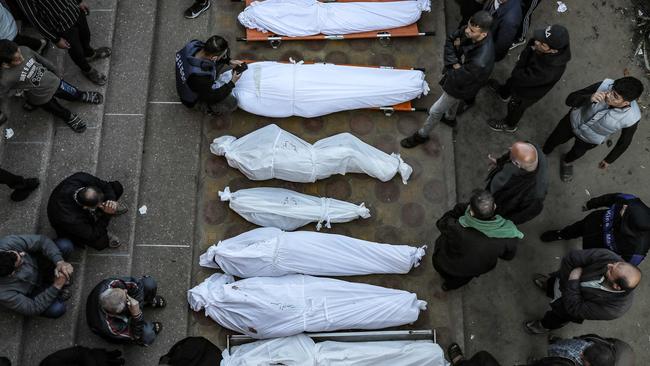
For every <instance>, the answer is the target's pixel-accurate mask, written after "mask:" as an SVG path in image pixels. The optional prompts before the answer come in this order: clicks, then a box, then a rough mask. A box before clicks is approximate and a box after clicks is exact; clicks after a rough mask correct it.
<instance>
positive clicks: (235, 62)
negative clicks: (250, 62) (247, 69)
mask: <svg viewBox="0 0 650 366" xmlns="http://www.w3.org/2000/svg"><path fill="white" fill-rule="evenodd" d="M243 63H244V61H239V60H230V66H232V67H236V66H239V65H241V64H243Z"/></svg>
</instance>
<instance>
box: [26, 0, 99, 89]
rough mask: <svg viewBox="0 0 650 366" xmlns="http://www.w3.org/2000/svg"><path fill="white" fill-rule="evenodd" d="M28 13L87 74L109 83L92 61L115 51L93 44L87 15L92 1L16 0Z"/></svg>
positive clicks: (91, 77)
mask: <svg viewBox="0 0 650 366" xmlns="http://www.w3.org/2000/svg"><path fill="white" fill-rule="evenodd" d="M16 2H17V3H18V5H19V6H20V8H21V9H22V11H23V13H24V14H25V17H26V18H27V19H28V20H29V22H30V23H31V24H33V25H34V27H36V29H38V31H39V32H40V33H41V35H42V36H43V37H45V38H46V39H48V40H49V41H50V42H52V43H54V44H55V45H56V46H57V47H58V48H61V49H66V50H68V55H70V58H71V59H72V61H74V63H75V65H77V66H78V67H79V68H80V69H81V71H82V72H83V74H84V75H85V76H86V78H88V80H90V81H92V82H93V83H95V84H97V85H104V84H106V75H104V74H102V73H100V72H99V71H97V69H95V68H93V67H92V66H90V62H92V61H95V60H99V59H102V58H106V57H108V56H110V55H111V49H110V48H109V47H100V48H92V47H91V46H90V29H89V28H88V22H87V20H86V16H87V15H89V14H90V8H89V7H88V5H87V4H86V3H84V2H82V1H80V0H16Z"/></svg>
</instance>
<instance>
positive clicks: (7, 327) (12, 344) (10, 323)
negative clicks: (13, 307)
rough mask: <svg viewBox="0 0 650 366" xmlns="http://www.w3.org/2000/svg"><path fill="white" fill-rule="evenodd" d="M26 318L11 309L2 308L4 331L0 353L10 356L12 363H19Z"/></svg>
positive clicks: (0, 317)
mask: <svg viewBox="0 0 650 366" xmlns="http://www.w3.org/2000/svg"><path fill="white" fill-rule="evenodd" d="M23 322H24V319H23V317H22V316H21V315H18V314H16V313H14V312H11V311H9V310H5V309H0V329H2V331H3V334H4V335H3V336H2V342H0V355H3V356H5V357H8V358H9V359H10V360H11V364H12V365H18V359H19V357H20V341H21V338H22V335H23Z"/></svg>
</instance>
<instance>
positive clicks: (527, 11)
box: [515, 0, 542, 40]
mask: <svg viewBox="0 0 650 366" xmlns="http://www.w3.org/2000/svg"><path fill="white" fill-rule="evenodd" d="M541 1H542V0H522V1H521V6H522V10H523V12H522V14H523V15H524V18H523V20H522V22H521V25H520V26H519V30H518V31H517V37H516V38H515V40H520V39H523V38H525V37H526V34H527V33H528V28H529V27H530V23H531V18H532V16H533V12H534V11H535V9H536V8H537V5H539V3H540V2H541Z"/></svg>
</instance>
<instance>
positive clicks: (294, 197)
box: [219, 187, 370, 231]
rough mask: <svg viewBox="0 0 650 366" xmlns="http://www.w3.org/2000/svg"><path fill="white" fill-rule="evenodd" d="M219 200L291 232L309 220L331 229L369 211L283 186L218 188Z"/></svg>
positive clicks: (253, 218)
mask: <svg viewBox="0 0 650 366" xmlns="http://www.w3.org/2000/svg"><path fill="white" fill-rule="evenodd" d="M219 197H220V198H221V200H222V201H230V208H231V209H232V210H233V211H235V212H237V213H238V214H240V215H241V216H242V217H243V218H245V219H246V220H248V221H250V222H252V223H253V224H256V225H259V226H265V227H276V228H278V229H282V230H286V231H292V230H295V229H297V228H299V227H301V226H305V225H307V224H309V223H310V222H317V224H316V229H317V230H320V229H321V227H322V226H323V224H324V225H325V227H327V228H331V225H330V224H332V223H335V224H336V223H341V222H348V221H352V220H354V219H357V218H359V217H362V218H364V219H367V218H368V217H370V211H369V210H368V209H367V208H366V206H365V205H364V204H363V203H361V204H360V205H358V206H357V205H355V204H353V203H349V202H345V201H339V200H337V199H334V198H325V197H314V196H309V195H306V194H302V193H298V192H294V191H290V190H288V189H283V188H268V187H262V188H249V189H240V190H239V191H237V192H230V188H229V187H226V188H224V190H223V191H219Z"/></svg>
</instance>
